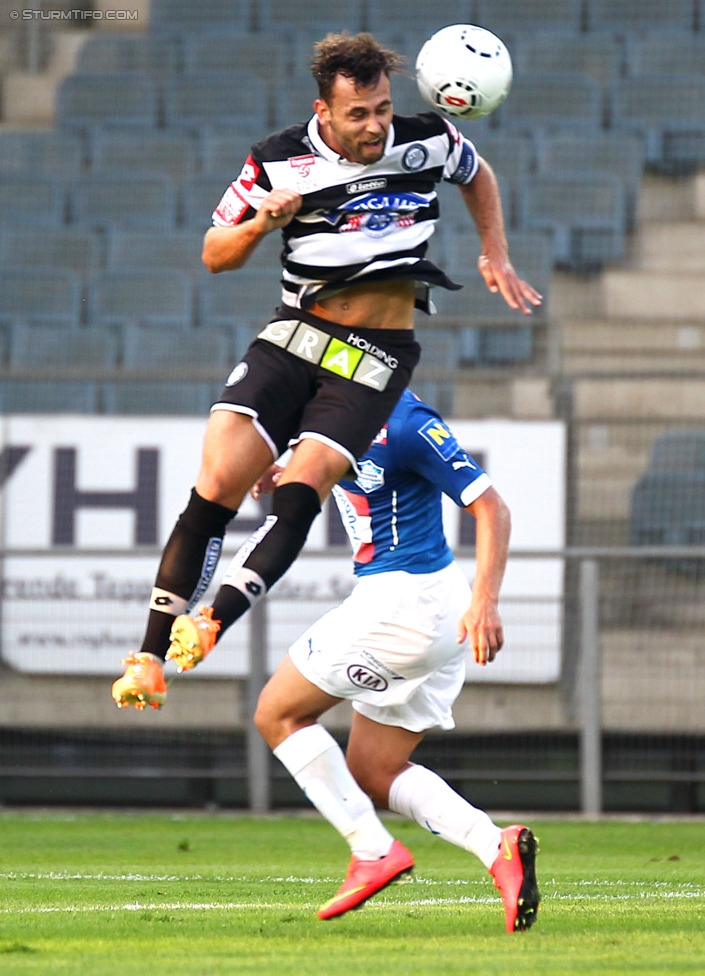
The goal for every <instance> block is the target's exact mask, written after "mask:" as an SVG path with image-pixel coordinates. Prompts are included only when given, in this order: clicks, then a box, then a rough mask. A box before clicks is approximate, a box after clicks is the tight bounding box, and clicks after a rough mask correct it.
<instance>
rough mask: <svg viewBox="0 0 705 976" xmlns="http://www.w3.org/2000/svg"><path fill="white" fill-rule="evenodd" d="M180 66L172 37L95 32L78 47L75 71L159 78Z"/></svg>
mask: <svg viewBox="0 0 705 976" xmlns="http://www.w3.org/2000/svg"><path fill="white" fill-rule="evenodd" d="M199 6H200V4H199ZM180 68H181V45H180V43H179V40H178V38H176V37H167V36H164V35H163V34H157V33H154V32H146V31H145V32H137V31H130V32H126V33H124V34H118V33H113V32H112V31H99V32H97V33H93V34H91V36H90V37H88V39H87V40H86V41H85V43H84V44H83V45H82V47H81V49H80V50H79V52H78V56H77V58H76V69H75V73H76V74H104V73H106V72H109V73H111V74H118V73H122V72H125V71H138V72H140V73H143V74H147V75H150V76H151V77H152V78H154V79H156V80H158V81H159V80H163V79H164V78H168V77H169V76H170V75H173V74H176V73H177V72H178V71H179V70H180Z"/></svg>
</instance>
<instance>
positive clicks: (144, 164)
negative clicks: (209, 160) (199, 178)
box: [90, 129, 199, 182]
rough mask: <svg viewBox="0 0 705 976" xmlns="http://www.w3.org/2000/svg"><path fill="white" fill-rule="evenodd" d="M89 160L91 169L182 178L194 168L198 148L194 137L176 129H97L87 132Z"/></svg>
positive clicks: (197, 160)
mask: <svg viewBox="0 0 705 976" xmlns="http://www.w3.org/2000/svg"><path fill="white" fill-rule="evenodd" d="M90 156H91V164H92V166H93V167H94V168H95V169H99V170H111V169H112V170H114V171H115V172H118V171H122V172H125V173H128V174H130V175H134V174H136V173H150V174H152V173H157V174H162V175H165V176H169V177H171V179H173V180H174V181H175V182H179V181H181V180H184V179H185V178H186V177H187V176H191V175H193V174H194V173H195V172H196V171H197V170H198V165H199V152H198V143H197V141H196V139H195V137H194V136H193V135H192V134H191V133H189V132H180V131H179V130H178V129H166V130H165V129H154V130H148V131H143V132H139V131H138V132H130V131H116V130H115V129H98V130H96V131H94V132H92V133H91V136H90Z"/></svg>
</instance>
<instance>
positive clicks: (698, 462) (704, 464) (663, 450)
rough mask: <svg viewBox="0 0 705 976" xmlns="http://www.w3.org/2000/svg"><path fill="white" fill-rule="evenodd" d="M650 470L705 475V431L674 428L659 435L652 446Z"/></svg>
mask: <svg viewBox="0 0 705 976" xmlns="http://www.w3.org/2000/svg"><path fill="white" fill-rule="evenodd" d="M648 470H649V472H650V473H653V472H656V471H663V472H676V471H681V472H687V471H690V472H696V471H700V472H701V473H705V430H702V429H700V430H697V429H696V430H690V429H688V428H674V429H672V430H666V431H664V432H663V433H662V434H659V436H658V437H657V438H656V439H655V440H654V442H653V443H652V445H651V450H650V452H649V465H648Z"/></svg>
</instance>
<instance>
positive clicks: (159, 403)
mask: <svg viewBox="0 0 705 976" xmlns="http://www.w3.org/2000/svg"><path fill="white" fill-rule="evenodd" d="M221 387H222V384H221ZM216 388H217V384H213V383H208V382H206V381H200V382H199V381H189V380H184V379H177V380H152V379H150V380H128V379H125V380H112V381H109V382H106V383H103V384H102V385H101V398H102V405H103V410H104V411H105V413H106V414H110V415H126V416H135V415H136V416H140V415H157V416H166V417H170V416H194V415H195V416H201V417H205V416H207V414H208V411H209V410H210V408H211V405H212V403H213V402H214V400H215V395H216V394H215V390H216Z"/></svg>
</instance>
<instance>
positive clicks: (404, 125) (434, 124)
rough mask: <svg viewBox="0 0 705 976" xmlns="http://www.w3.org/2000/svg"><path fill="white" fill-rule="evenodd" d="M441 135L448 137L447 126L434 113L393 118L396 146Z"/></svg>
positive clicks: (419, 113) (420, 113)
mask: <svg viewBox="0 0 705 976" xmlns="http://www.w3.org/2000/svg"><path fill="white" fill-rule="evenodd" d="M441 135H448V126H447V124H446V122H445V121H444V119H442V118H441V116H440V115H437V114H436V112H418V113H417V114H416V115H395V116H394V138H395V142H396V143H397V144H403V143H406V142H411V141H412V140H414V139H430V138H431V137H433V136H441Z"/></svg>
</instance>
